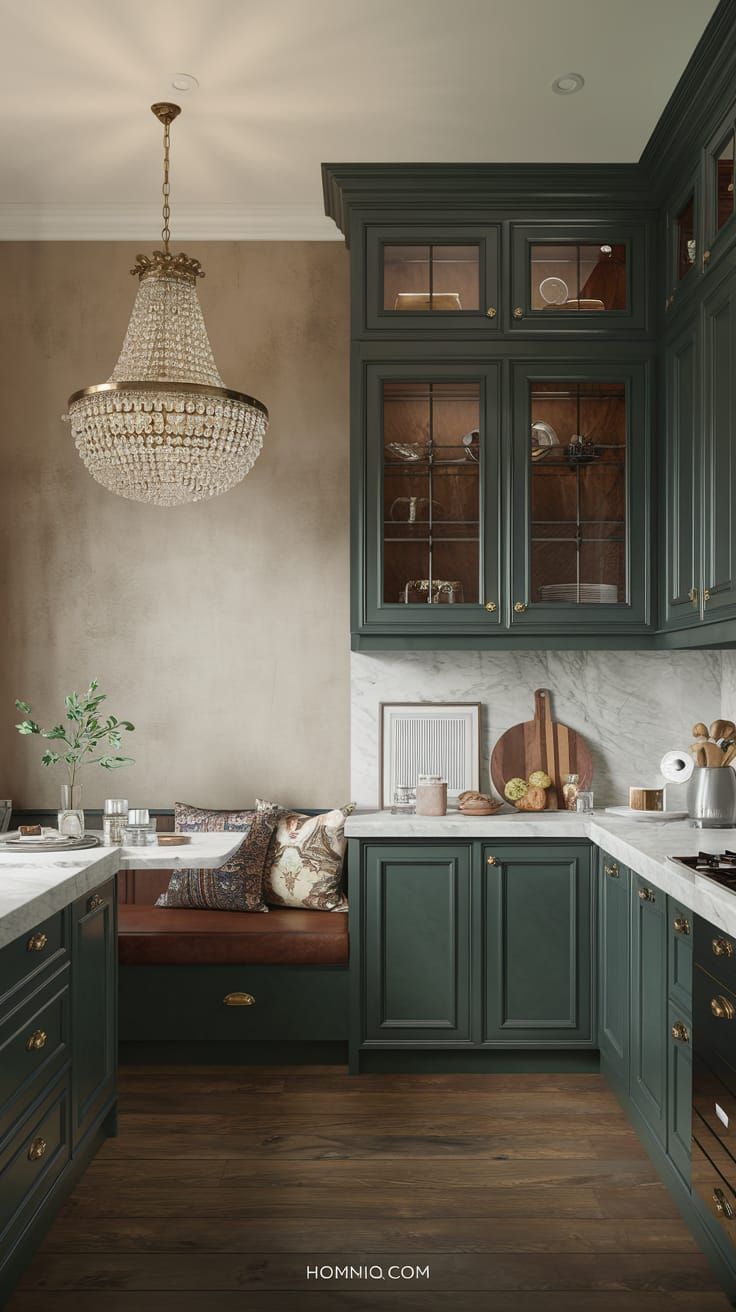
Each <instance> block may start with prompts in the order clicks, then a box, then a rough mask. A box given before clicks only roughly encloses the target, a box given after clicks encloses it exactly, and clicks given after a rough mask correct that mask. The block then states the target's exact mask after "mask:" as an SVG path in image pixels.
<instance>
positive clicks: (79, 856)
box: [0, 830, 243, 948]
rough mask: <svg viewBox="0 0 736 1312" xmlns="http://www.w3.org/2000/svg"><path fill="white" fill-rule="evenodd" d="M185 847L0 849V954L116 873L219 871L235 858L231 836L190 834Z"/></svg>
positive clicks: (237, 839)
mask: <svg viewBox="0 0 736 1312" xmlns="http://www.w3.org/2000/svg"><path fill="white" fill-rule="evenodd" d="M191 839H192V841H191V843H187V844H186V845H185V846H183V847H158V846H155V847H92V848H86V849H83V850H82V851H79V852H26V853H25V855H24V854H23V852H19V851H18V850H17V848H15V849H13V850H12V851H8V849H7V848H4V847H3V844H2V843H0V948H3V947H5V945H6V944H7V943H12V941H13V939H14V938H20V936H21V934H27V933H28V931H29V930H31V929H33V928H34V927H35V926H36V925H37V924H39V922H40V921H42V920H46V919H47V918H48V917H49V916H52V915H53V914H54V912H56V911H61V910H62V908H63V907H65V906H68V905H69V903H70V902H74V900H75V899H76V898H78V897H82V896H83V895H84V894H85V893H89V892H90V890H91V889H93V888H96V886H97V885H98V884H101V883H102V882H103V881H104V880H105V879H110V878H111V876H112V875H115V874H116V873H117V872H118V870H172V869H175V868H176V867H183V868H188V867H190V866H193V867H195V868H200V869H207V870H212V869H217V867H218V866H221V865H224V863H225V862H226V861H227V860H228V859H229V858H230V857H231V856H232V855H233V853H234V852H236V851H237V850H238V848H239V846H240V844H241V843H242V841H243V835H242V834H241V833H239V832H237V831H235V830H232V831H230V832H227V833H218V834H192V835H191Z"/></svg>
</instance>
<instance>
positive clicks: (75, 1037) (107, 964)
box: [72, 879, 117, 1146]
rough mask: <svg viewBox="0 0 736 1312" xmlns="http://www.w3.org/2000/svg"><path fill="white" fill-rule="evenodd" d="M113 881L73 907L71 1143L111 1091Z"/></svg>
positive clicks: (96, 1114) (113, 1074)
mask: <svg viewBox="0 0 736 1312" xmlns="http://www.w3.org/2000/svg"><path fill="white" fill-rule="evenodd" d="M116 909H117V908H116V901H115V881H114V879H111V880H108V881H107V883H105V884H101V885H100V886H99V887H98V888H96V889H95V890H94V891H93V892H92V893H89V894H85V896H84V897H82V898H79V899H78V900H77V901H76V902H75V903H74V904H73V906H72V1121H73V1124H72V1135H73V1143H74V1145H75V1146H76V1145H77V1144H78V1143H79V1141H80V1140H81V1139H82V1138H83V1137H84V1135H85V1134H86V1133H87V1131H88V1130H89V1129H90V1128H91V1126H92V1125H94V1124H95V1123H96V1122H97V1121H98V1120H99V1117H100V1115H101V1114H102V1113H103V1112H104V1111H105V1109H106V1107H107V1106H108V1105H109V1104H110V1103H111V1101H112V1100H113V1098H114V1096H115V1077H116V1069H117V1000H116V999H117V983H116V979H117V975H116V971H117V931H116Z"/></svg>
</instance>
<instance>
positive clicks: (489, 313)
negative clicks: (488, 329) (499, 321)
mask: <svg viewBox="0 0 736 1312" xmlns="http://www.w3.org/2000/svg"><path fill="white" fill-rule="evenodd" d="M495 317H496V307H495V305H489V306H488V309H487V310H486V318H488V319H495Z"/></svg>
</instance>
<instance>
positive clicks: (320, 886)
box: [263, 803, 355, 911]
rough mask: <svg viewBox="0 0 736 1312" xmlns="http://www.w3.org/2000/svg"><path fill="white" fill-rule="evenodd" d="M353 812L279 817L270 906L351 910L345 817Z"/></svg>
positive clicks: (267, 883) (266, 887)
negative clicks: (345, 873)
mask: <svg viewBox="0 0 736 1312" xmlns="http://www.w3.org/2000/svg"><path fill="white" fill-rule="evenodd" d="M354 810H355V806H354V804H353V803H351V804H350V805H349V806H343V807H341V808H340V809H339V810H336V811H327V812H325V813H324V814H323V815H301V814H300V813H299V812H297V811H282V812H281V813H280V815H279V818H278V823H277V825H276V828H275V830H274V833H273V836H272V838H271V844H270V847H269V850H268V857H267V859H266V871H265V875H264V880H263V895H264V897H265V899H266V901H267V902H269V903H270V904H271V905H272V906H277V907H301V909H302V910H307V911H347V909H348V901H347V898H346V896H345V890H344V887H343V863H344V860H345V849H346V846H347V842H346V839H345V817H346V816H348V815H350V813H351V811H354Z"/></svg>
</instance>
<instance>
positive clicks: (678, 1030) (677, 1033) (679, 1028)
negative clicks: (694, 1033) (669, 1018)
mask: <svg viewBox="0 0 736 1312" xmlns="http://www.w3.org/2000/svg"><path fill="white" fill-rule="evenodd" d="M671 1034H672V1037H673V1039H676V1040H677V1042H678V1043H689V1042H690V1032H689V1030H688V1028H687V1025H683V1023H682V1021H681V1020H677V1021H675V1023H674V1025H673V1026H672V1030H671Z"/></svg>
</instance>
